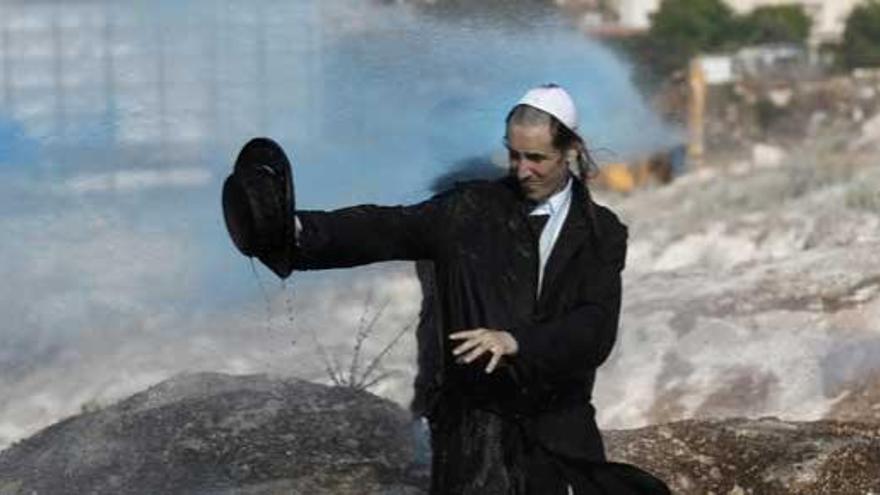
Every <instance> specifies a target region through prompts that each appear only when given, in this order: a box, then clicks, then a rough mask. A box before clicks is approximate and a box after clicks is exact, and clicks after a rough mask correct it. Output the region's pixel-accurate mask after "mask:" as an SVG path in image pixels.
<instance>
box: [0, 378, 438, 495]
mask: <svg viewBox="0 0 880 495" xmlns="http://www.w3.org/2000/svg"><path fill="white" fill-rule="evenodd" d="M410 424H411V422H410V419H409V414H408V413H407V412H405V411H404V410H403V409H402V408H400V407H399V406H397V405H395V404H394V403H392V402H390V401H388V400H385V399H380V398H378V397H376V396H374V395H372V394H369V393H367V392H362V391H356V390H353V389H349V388H343V387H329V386H324V385H319V384H315V383H310V382H306V381H301V380H284V379H277V378H269V377H267V376H265V375H249V376H231V375H223V374H215V373H199V374H186V375H179V376H177V377H174V378H172V379H170V380H167V381H165V382H162V383H160V384H158V385H156V386H154V387H152V388H150V389H148V390H146V391H144V392H141V393H138V394H135V395H134V396H132V397H130V398H128V399H126V400H124V401H122V402H120V403H118V404H116V405H113V406H110V407H106V408H104V409H100V410H97V411H94V412H88V413H84V414H80V415H78V416H75V417H72V418H69V419H66V420H63V421H61V422H59V423H56V424H55V425H52V426H50V427H49V428H46V429H45V430H43V431H41V432H39V433H37V434H36V435H34V436H32V437H30V438H28V439H26V440H24V441H21V442H19V443H17V444H14V445H12V446H11V447H10V448H8V449H6V450H5V451H3V452H2V453H0V494H3V495H11V494H28V495H30V494H35V493H37V494H68V493H69V494H83V493H90V494H91V493H97V494H104V493H106V494H114V495H116V494H157V493H194V494H208V493H210V494H223V493H229V494H232V493H235V494H269V493H284V494H291V493H308V494H314V493H334V494H336V493H338V494H347V493H351V494H355V493H356V494H364V493H383V494H409V493H422V491H423V486H424V485H425V484H426V479H424V478H418V477H417V476H415V477H414V476H412V475H410V474H409V473H411V472H412V471H411V470H409V468H410V461H411V460H412V459H413V458H414V455H415V451H414V449H415V446H414V441H413V440H414V437H413V435H412V434H411V427H410Z"/></svg>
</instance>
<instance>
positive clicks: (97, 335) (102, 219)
mask: <svg viewBox="0 0 880 495" xmlns="http://www.w3.org/2000/svg"><path fill="white" fill-rule="evenodd" d="M485 5H486V6H485V8H478V7H473V6H471V7H468V6H467V5H466V4H458V3H455V2H453V3H452V5H451V6H447V7H444V8H440V7H430V6H427V7H413V6H409V5H400V4H387V3H379V2H355V1H334V2H332V3H331V2H321V1H319V0H308V1H307V0H300V1H297V2H278V1H268V0H266V1H256V2H248V3H247V4H246V5H245V4H243V3H241V2H232V1H227V2H208V1H194V2H186V3H185V4H181V3H180V2H171V1H160V2H146V1H141V2H125V3H124V4H121V3H118V2H110V1H91V2H77V1H74V2H61V1H49V2H36V3H34V2H27V3H26V2H5V3H3V4H0V30H2V33H0V34H2V36H0V41H2V43H0V56H2V64H0V71H2V72H0V74H2V77H0V84H2V87H0V179H2V180H0V229H2V232H3V233H4V236H3V238H2V240H0V256H2V258H3V260H4V262H3V264H2V276H3V280H4V282H5V283H4V284H3V285H2V286H0V315H2V317H3V321H4V323H3V325H2V327H0V328H2V329H0V448H2V447H3V446H5V445H7V444H8V443H10V442H12V441H14V440H16V439H19V438H22V437H24V436H26V435H28V434H30V433H33V432H34V431H36V430H37V429H39V428H41V427H44V426H46V425H48V424H51V423H52V422H54V421H56V420H58V419H60V418H62V417H65V416H67V415H70V414H74V413H77V412H79V411H80V410H81V409H82V408H84V407H91V406H94V405H101V404H106V403H109V402H112V401H114V400H117V399H119V398H121V397H124V396H125V395H128V394H130V393H132V392H135V391H138V390H140V389H142V388H144V387H146V386H148V385H150V384H153V383H156V382H158V381H160V380H162V379H164V378H167V377H168V376H170V375H173V374H175V373H178V372H181V371H199V370H216V371H227V372H235V373H254V372H269V373H282V374H292V375H295V376H301V377H304V378H307V379H313V380H323V381H327V375H326V371H325V363H324V362H322V359H321V358H320V356H318V353H317V351H316V344H317V343H318V342H320V344H321V345H322V346H325V347H326V349H327V350H328V351H329V352H330V354H331V355H333V356H338V358H339V359H343V360H344V359H345V358H346V357H347V356H348V355H347V354H346V353H347V352H349V351H350V345H351V343H352V341H353V332H354V331H355V329H356V326H357V322H358V321H359V320H360V318H362V314H363V312H364V310H366V311H368V312H371V311H372V312H375V311H377V310H378V308H379V307H380V306H381V305H382V304H383V302H384V301H390V303H389V305H388V307H387V309H386V310H385V311H384V312H383V313H382V315H381V317H380V318H379V319H378V322H379V323H378V324H377V334H376V337H375V338H374V339H371V340H370V341H369V342H368V345H367V348H366V349H365V352H366V353H367V355H368V356H369V354H370V353H371V352H373V353H374V352H376V351H378V349H380V348H381V347H382V345H384V344H385V343H386V342H387V340H388V338H390V336H391V335H393V334H394V333H395V332H396V331H397V330H398V329H399V328H401V327H402V326H406V325H408V324H409V323H410V322H411V321H412V319H413V317H414V316H415V315H416V314H417V309H418V304H419V296H420V293H419V288H418V284H417V282H416V281H415V278H414V275H413V272H412V267H411V266H410V265H409V264H406V263H391V264H387V265H383V266H373V267H366V268H361V269H355V270H349V271H345V272H324V273H295V274H294V275H293V278H292V279H291V280H290V281H289V282H288V283H287V284H286V285H282V284H281V283H280V282H279V281H278V280H277V278H274V276H272V275H271V273H270V272H269V271H268V270H266V269H264V268H263V267H261V266H259V265H254V264H252V263H250V262H249V261H248V260H247V259H246V258H243V257H242V256H241V255H240V254H239V253H238V252H237V251H236V250H235V249H234V247H233V245H232V243H231V242H230V240H229V238H228V237H227V235H226V231H225V227H224V225H223V220H222V214H221V210H220V188H221V184H222V181H223V179H224V178H225V177H226V175H227V174H228V173H229V171H230V168H231V164H232V162H233V160H234V157H235V154H236V152H237V150H238V149H239V148H240V147H241V146H242V145H243V144H244V143H245V142H246V141H247V140H248V139H250V138H251V137H253V136H257V135H265V136H270V137H272V138H273V139H275V140H277V141H278V142H279V143H281V144H282V145H283V146H284V147H285V149H286V150H287V151H288V153H289V156H290V158H291V160H292V162H293V165H294V174H295V178H296V188H297V197H298V201H299V204H298V207H300V208H322V209H323V208H335V207H341V206H345V205H349V204H355V203H365V202H370V203H382V204H396V203H410V202H415V201H419V200H422V199H425V198H427V197H428V196H429V195H430V194H431V193H432V186H431V185H432V184H433V183H434V181H436V179H437V178H438V177H442V176H444V175H445V174H449V173H450V172H452V171H455V170H457V169H456V167H457V166H460V165H461V164H462V163H481V162H491V161H493V157H497V156H498V154H499V153H500V152H501V151H502V146H501V136H502V132H503V128H502V126H501V123H502V122H503V118H504V115H505V114H506V113H507V111H508V110H509V108H510V106H511V105H512V104H513V103H515V101H516V100H517V99H518V98H519V97H520V96H521V94H522V93H523V92H524V91H525V90H526V89H528V88H529V87H532V86H534V85H537V84H541V83H546V82H555V83H558V84H561V85H563V86H565V87H567V88H568V89H569V90H570V91H571V93H572V94H573V96H574V98H575V100H576V103H577V104H578V106H579V109H580V111H581V120H582V124H581V128H582V131H583V134H584V135H585V136H587V138H588V141H589V143H588V144H589V146H590V147H591V148H593V149H594V150H596V152H597V153H596V155H597V158H599V160H600V161H617V160H621V159H625V158H628V157H632V156H636V155H639V154H641V153H644V152H647V151H650V150H655V149H658V148H661V147H664V146H668V145H671V144H673V143H675V142H676V140H677V139H678V131H677V130H676V129H671V128H668V127H667V126H665V125H663V124H662V123H661V122H660V120H659V119H658V117H657V116H656V115H654V114H653V113H652V111H651V110H650V109H649V108H648V106H647V105H646V104H645V102H644V101H643V99H642V97H641V96H640V95H639V94H638V92H637V91H636V89H635V87H634V86H633V85H632V83H631V81H630V75H631V67H630V66H629V65H628V64H627V63H626V62H625V61H623V60H621V59H620V58H618V57H617V56H616V55H615V54H614V53H613V52H612V51H610V50H609V49H607V48H606V47H604V46H603V45H602V44H601V43H598V42H596V41H594V40H591V39H589V38H587V37H585V36H584V35H583V34H581V33H580V32H578V31H577V30H576V29H575V28H574V27H573V26H571V25H569V24H568V22H567V21H566V20H565V19H563V18H562V17H560V16H559V15H558V13H557V12H556V10H555V9H552V8H548V7H547V6H545V5H543V4H541V3H536V2H511V3H503V2H502V3H497V2H489V3H487V4H485ZM634 129H638V132H633V130H634ZM496 161H497V160H496ZM499 173H503V170H500V169H499ZM413 340H414V337H413V336H412V335H408V336H407V338H405V339H404V340H403V341H401V344H400V345H399V346H398V348H396V349H395V351H394V354H393V356H391V357H389V359H388V361H387V363H386V367H387V368H388V371H390V372H391V374H390V375H389V376H390V378H389V379H388V380H387V381H385V382H383V383H382V384H380V385H379V387H377V388H376V389H375V391H376V392H378V393H380V394H382V395H385V396H388V397H391V398H393V399H395V400H397V401H399V402H401V403H405V402H406V401H407V400H408V399H409V394H410V391H409V387H410V381H411V379H412V375H413V374H414V369H413V366H414V362H415V356H414V350H413V348H414V342H413Z"/></svg>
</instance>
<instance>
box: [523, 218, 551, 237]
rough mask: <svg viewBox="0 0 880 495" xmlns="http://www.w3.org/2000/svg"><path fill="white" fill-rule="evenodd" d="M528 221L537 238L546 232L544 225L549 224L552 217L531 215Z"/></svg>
mask: <svg viewBox="0 0 880 495" xmlns="http://www.w3.org/2000/svg"><path fill="white" fill-rule="evenodd" d="M528 219H529V227H531V228H532V232H533V233H534V234H535V237H541V232H542V231H543V230H544V225H546V224H547V220H549V219H550V215H547V214H543V215H529V216H528Z"/></svg>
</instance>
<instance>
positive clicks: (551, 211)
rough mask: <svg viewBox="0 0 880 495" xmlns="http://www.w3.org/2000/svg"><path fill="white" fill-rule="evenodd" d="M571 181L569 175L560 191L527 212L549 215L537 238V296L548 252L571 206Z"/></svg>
mask: <svg viewBox="0 0 880 495" xmlns="http://www.w3.org/2000/svg"><path fill="white" fill-rule="evenodd" d="M571 181H572V178H571V176H569V177H568V182H566V183H565V187H563V188H562V190H561V191H559V192H556V193H554V194H553V195H552V196H550V197H549V198H547V199H545V200H544V201H542V202H540V203H538V206H536V207H535V208H534V209H533V210H532V211H531V212H529V215H550V218H548V219H547V223H546V224H545V225H544V230H542V231H541V237H540V239H539V240H538V260H539V263H538V295H539V296H540V295H541V284H542V282H543V281H544V267H546V266H547V260H548V259H550V253H551V252H553V246H555V245H556V239H559V233H560V232H562V224H564V223H565V217H566V216H568V209H569V207H570V206H571Z"/></svg>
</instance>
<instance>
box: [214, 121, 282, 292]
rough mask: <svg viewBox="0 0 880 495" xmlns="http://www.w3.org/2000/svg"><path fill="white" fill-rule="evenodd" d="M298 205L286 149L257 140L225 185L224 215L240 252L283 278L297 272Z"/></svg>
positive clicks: (237, 162) (241, 155) (247, 147)
mask: <svg viewBox="0 0 880 495" xmlns="http://www.w3.org/2000/svg"><path fill="white" fill-rule="evenodd" d="M295 206H296V204H295V198H294V193H293V174H292V173H291V170H290V162H289V161H288V160H287V156H286V155H285V154H284V150H283V149H281V146H279V145H278V143H276V142H275V141H272V140H271V139H269V138H264V137H258V138H254V139H251V140H250V141H249V142H248V143H247V144H246V145H244V147H243V148H242V149H241V151H240V152H239V154H238V158H237V159H236V160H235V166H234V167H233V170H232V174H230V175H229V177H227V178H226V181H225V182H224V183H223V217H224V218H225V220H226V229H227V230H228V231H229V236H230V237H231V238H232V242H234V243H235V246H236V247H237V248H238V250H239V251H241V252H242V254H244V255H245V256H248V257H251V256H255V257H257V259H259V260H260V261H262V262H263V264H264V265H266V266H267V267H269V269H270V270H272V271H273V272H275V274H276V275H278V276H279V277H281V278H287V277H288V276H289V275H290V273H291V272H292V271H293V266H292V264H293V255H294V248H295V247H296V246H295V242H294V218H293V214H294V212H295V211H296V209H295Z"/></svg>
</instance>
